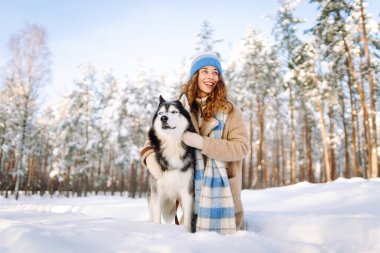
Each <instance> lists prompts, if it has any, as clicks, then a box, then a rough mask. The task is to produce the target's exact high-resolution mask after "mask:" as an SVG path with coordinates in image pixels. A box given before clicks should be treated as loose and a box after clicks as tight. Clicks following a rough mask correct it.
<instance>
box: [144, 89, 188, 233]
mask: <svg viewBox="0 0 380 253" xmlns="http://www.w3.org/2000/svg"><path fill="white" fill-rule="evenodd" d="M189 111H190V107H189V104H188V102H187V97H186V95H185V94H182V96H181V98H180V99H179V100H176V101H165V100H164V99H163V98H162V96H160V103H159V106H158V109H157V111H156V113H155V114H154V117H153V121H152V127H151V129H150V130H149V140H150V143H151V146H152V147H153V150H154V151H155V153H156V158H157V161H158V164H159V165H160V166H161V168H162V170H163V171H164V173H163V175H162V176H161V177H160V178H159V179H155V178H154V177H153V176H150V191H151V192H150V197H149V208H150V214H151V220H152V221H153V222H155V223H161V215H162V217H163V219H164V221H165V222H166V223H173V221H174V219H175V216H176V200H179V203H180V205H181V208H182V211H183V222H184V226H185V228H186V229H187V230H188V231H191V222H192V215H193V202H194V201H193V199H194V183H193V182H194V179H193V178H194V166H195V156H194V150H193V148H191V147H188V146H186V145H185V144H184V143H183V142H182V140H181V138H182V135H183V133H184V132H185V131H190V132H195V130H194V126H193V124H192V123H191V118H190V114H189Z"/></svg>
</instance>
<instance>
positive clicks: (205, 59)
mask: <svg viewBox="0 0 380 253" xmlns="http://www.w3.org/2000/svg"><path fill="white" fill-rule="evenodd" d="M205 66H213V67H215V68H217V69H218V71H219V75H222V66H221V64H220V59H219V57H218V56H217V55H216V54H213V53H209V52H202V53H198V54H196V55H194V57H193V61H192V62H191V68H190V78H192V77H193V75H194V74H195V72H197V71H198V70H200V69H201V68H203V67H205Z"/></svg>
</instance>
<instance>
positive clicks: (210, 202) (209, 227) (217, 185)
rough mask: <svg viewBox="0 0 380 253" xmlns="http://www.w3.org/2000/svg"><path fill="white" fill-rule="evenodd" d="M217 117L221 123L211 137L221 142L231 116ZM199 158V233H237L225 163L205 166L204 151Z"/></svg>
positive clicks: (196, 180) (211, 161)
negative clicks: (227, 120)
mask: <svg viewBox="0 0 380 253" xmlns="http://www.w3.org/2000/svg"><path fill="white" fill-rule="evenodd" d="M215 118H216V119H217V120H218V122H219V124H218V126H216V127H215V128H214V129H213V130H212V131H211V133H210V135H209V136H210V137H213V138H217V139H221V138H222V133H223V127H224V124H225V122H226V118H227V115H226V113H223V112H221V113H218V114H217V115H215ZM195 157H196V166H195V174H194V184H195V204H196V211H195V212H196V216H197V220H196V231H197V232H199V231H215V232H218V233H220V234H232V233H234V232H236V223H235V209H234V202H233V199H232V193H231V188H230V185H229V182H228V177H227V171H226V167H225V162H221V161H217V160H214V159H211V158H207V161H206V166H205V164H204V160H203V156H202V153H201V151H200V150H196V151H195Z"/></svg>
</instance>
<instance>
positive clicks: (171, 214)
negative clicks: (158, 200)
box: [162, 201, 176, 223]
mask: <svg viewBox="0 0 380 253" xmlns="http://www.w3.org/2000/svg"><path fill="white" fill-rule="evenodd" d="M175 214H176V206H175V203H173V201H165V203H163V208H162V218H163V219H164V221H165V223H173V222H174V219H175Z"/></svg>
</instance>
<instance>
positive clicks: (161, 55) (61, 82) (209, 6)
mask: <svg viewBox="0 0 380 253" xmlns="http://www.w3.org/2000/svg"><path fill="white" fill-rule="evenodd" d="M369 2H370V4H369V8H368V9H369V10H376V12H373V14H374V16H376V18H378V10H379V9H380V3H379V2H380V1H375V0H370V1H369ZM279 6H280V5H279V3H278V1H277V0H266V1H262V0H250V1H247V0H244V1H243V0H234V1H232V0H219V1H216V0H209V1H204V0H203V1H201V0H192V1H184V0H139V1H137V0H108V1H103V0H81V1H77V0H65V1H51V0H0V30H1V33H0V66H4V64H5V63H6V62H7V59H8V58H9V55H8V46H7V44H8V41H9V39H10V37H11V36H12V35H14V34H16V33H17V32H18V31H20V30H21V29H23V28H24V27H25V24H27V23H30V24H38V25H40V26H42V27H44V28H45V30H46V32H47V35H48V46H49V49H50V52H51V58H52V65H51V71H52V79H51V82H50V83H49V84H48V85H47V86H46V87H45V88H44V93H45V94H48V96H52V97H55V96H57V95H58V96H60V95H64V94H66V93H67V92H68V91H70V90H71V89H72V83H73V80H75V79H79V78H80V75H81V73H80V68H79V67H80V66H81V65H83V64H85V63H87V62H90V63H92V64H94V65H95V67H96V68H97V69H98V71H99V72H103V71H105V70H107V69H110V70H111V71H113V73H115V75H116V76H117V77H118V79H119V80H120V81H121V82H122V81H123V78H125V76H126V75H129V76H130V75H133V73H134V72H135V71H136V70H137V69H138V67H139V66H142V67H143V68H144V70H145V71H146V72H148V73H151V74H152V75H155V76H161V75H165V76H166V77H167V78H169V79H170V77H171V76H172V75H175V74H176V72H175V71H176V70H177V69H178V68H180V67H181V66H182V64H183V62H184V60H185V59H188V58H189V57H190V56H191V55H193V54H194V52H195V40H196V36H197V34H198V33H199V31H200V30H201V27H202V23H203V21H204V20H208V21H209V22H210V24H211V26H212V27H213V28H214V30H215V34H214V36H215V38H216V39H223V42H222V43H221V44H220V45H219V46H218V47H217V48H216V49H217V50H218V51H219V52H220V53H221V54H222V60H223V59H228V57H229V55H230V54H231V53H232V52H233V50H235V49H236V47H237V45H238V44H239V42H240V41H241V40H242V39H243V38H244V37H245V35H246V33H247V31H248V28H249V27H252V28H254V29H257V30H259V31H261V32H262V33H263V35H264V36H265V37H267V38H268V40H273V39H272V37H271V30H272V28H273V20H270V19H268V18H267V17H268V16H273V13H274V12H275V10H276V9H278V8H279ZM297 15H298V16H299V17H300V18H303V19H305V20H306V21H307V22H306V24H305V26H304V27H305V28H310V24H311V22H312V21H313V20H314V18H315V15H316V6H315V5H314V4H310V3H309V0H301V3H300V5H299V8H298V11H297ZM47 99H48V100H49V97H47Z"/></svg>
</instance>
